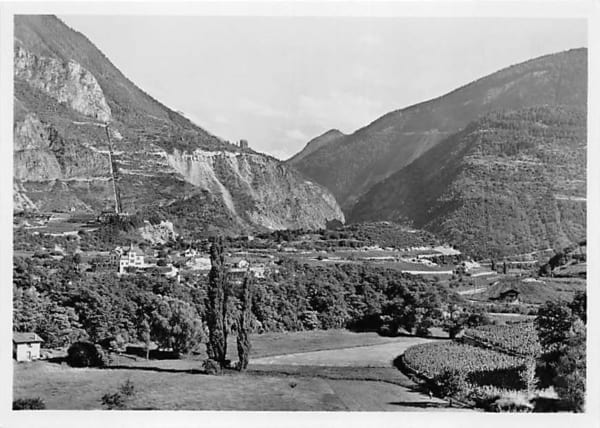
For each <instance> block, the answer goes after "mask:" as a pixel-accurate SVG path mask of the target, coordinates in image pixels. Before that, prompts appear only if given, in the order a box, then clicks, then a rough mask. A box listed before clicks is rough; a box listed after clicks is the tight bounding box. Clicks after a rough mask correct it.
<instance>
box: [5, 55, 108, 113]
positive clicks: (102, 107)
mask: <svg viewBox="0 0 600 428" xmlns="http://www.w3.org/2000/svg"><path fill="white" fill-rule="evenodd" d="M14 73H15V79H19V80H23V81H25V82H27V83H28V84H29V85H31V86H32V87H34V88H36V89H39V90H41V91H43V92H44V93H46V94H47V95H49V96H50V97H52V98H54V99H55V100H56V101H58V102H59V103H64V104H67V105H68V106H69V107H71V108H72V109H73V110H75V111H77V112H79V113H81V114H84V115H86V116H89V117H91V118H94V119H97V120H100V121H102V122H109V121H110V119H111V110H110V107H109V106H108V104H107V103H106V99H105V98H104V93H103V92H102V88H101V87H100V85H99V84H98V81H97V80H96V78H95V77H94V76H93V75H92V73H90V72H89V71H87V70H86V69H85V68H83V67H82V66H81V65H80V64H79V63H77V62H75V61H72V60H70V61H67V62H62V61H60V60H58V59H55V58H48V57H42V56H36V55H34V54H32V53H30V52H28V51H27V50H25V49H24V48H22V47H20V46H16V47H15V58H14Z"/></svg>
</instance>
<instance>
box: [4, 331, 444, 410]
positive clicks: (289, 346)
mask: <svg viewBox="0 0 600 428" xmlns="http://www.w3.org/2000/svg"><path fill="white" fill-rule="evenodd" d="M261 337H262V339H261ZM336 337H337V339H336ZM428 341H431V340H429V339H420V338H412V337H399V338H383V337H379V336H377V335H375V334H372V333H351V332H345V331H328V332H322V331H318V332H301V333H287V334H276V333H271V334H269V335H258V336H256V337H255V340H254V342H255V350H254V355H257V354H258V355H261V354H262V355H263V356H262V357H258V358H256V359H252V360H251V364H250V367H249V370H248V371H247V372H246V373H241V374H240V373H237V372H233V371H226V372H225V374H224V375H222V376H210V375H206V374H203V371H202V363H201V361H200V359H199V358H198V359H182V360H151V361H145V360H142V359H138V360H137V361H134V360H132V359H129V358H125V357H122V358H121V359H120V360H119V362H118V364H119V367H118V368H117V367H113V368H106V369H75V368H70V367H68V366H66V365H64V364H63V365H61V364H56V363H51V362H45V361H38V362H34V363H29V364H17V363H15V366H14V375H15V376H14V396H15V398H20V397H33V396H40V397H42V398H43V399H44V401H45V402H46V405H47V407H48V408H49V409H100V408H102V406H101V402H100V399H101V397H102V395H104V394H105V393H112V392H115V391H116V390H117V389H118V387H119V385H121V384H122V383H123V382H125V381H126V380H127V379H130V380H131V381H132V382H133V383H134V385H135V388H136V391H137V393H136V396H135V398H134V399H133V400H132V402H131V403H130V404H129V408H138V409H169V410H174V409H188V410H208V409H210V410H323V411H335V410H349V411H364V410H369V411H394V410H395V411H398V410H422V409H423V408H427V409H429V408H431V409H440V410H446V402H445V401H443V400H440V399H437V398H433V399H430V398H429V397H428V396H427V395H425V394H422V393H420V392H419V391H418V388H417V386H416V385H415V384H414V383H413V382H412V381H411V380H410V379H408V378H407V377H406V376H405V375H404V374H402V373H401V372H400V371H398V370H397V369H395V368H394V367H392V365H391V361H392V360H393V359H394V358H395V357H396V356H397V355H398V354H399V353H402V352H403V350H404V349H406V348H407V347H408V346H412V345H413V344H415V343H423V342H428ZM327 345H329V346H327ZM342 345H343V346H345V347H341V346H342ZM320 346H324V347H325V349H323V348H321V349H319V347H320ZM336 346H337V349H335V350H334V349H332V347H336ZM282 349H284V350H286V351H292V352H291V353H290V354H288V355H272V353H273V352H274V351H275V350H282ZM128 361H129V362H128ZM282 361H283V362H282ZM369 365H371V366H372V367H369ZM365 397H367V398H366V399H365ZM450 410H451V409H450Z"/></svg>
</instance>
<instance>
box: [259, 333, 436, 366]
mask: <svg viewBox="0 0 600 428" xmlns="http://www.w3.org/2000/svg"><path fill="white" fill-rule="evenodd" d="M428 342H431V340H430V339H422V338H413V337H410V338H408V337H402V338H399V339H396V340H394V341H393V342H390V343H384V344H380V345H370V346H356V347H353V348H343V349H331V350H323V351H313V352H302V353H294V354H286V355H277V356H271V357H264V358H257V359H255V360H253V361H252V362H253V363H254V364H284V365H306V366H336V367H390V366H391V365H392V361H393V359H394V358H396V357H397V356H398V355H400V354H402V353H404V351H406V349H407V348H409V347H411V346H413V345H419V344H421V343H428Z"/></svg>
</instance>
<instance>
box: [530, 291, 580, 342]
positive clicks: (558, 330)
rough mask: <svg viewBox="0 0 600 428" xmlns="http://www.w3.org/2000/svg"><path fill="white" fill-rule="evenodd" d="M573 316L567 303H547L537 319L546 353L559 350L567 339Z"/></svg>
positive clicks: (536, 322) (538, 329)
mask: <svg viewBox="0 0 600 428" xmlns="http://www.w3.org/2000/svg"><path fill="white" fill-rule="evenodd" d="M572 322H573V314H572V311H571V309H570V308H569V306H568V305H567V304H566V303H565V302H550V301H549V302H546V303H545V304H544V305H542V306H541V307H540V308H539V309H538V315H537V317H536V319H535V324H536V329H537V331H538V335H539V339H540V343H541V345H542V347H543V348H544V350H545V351H546V352H552V351H556V350H558V348H560V347H561V346H562V345H563V343H564V341H565V340H566V339H567V337H568V334H569V329H570V328H571V324H572Z"/></svg>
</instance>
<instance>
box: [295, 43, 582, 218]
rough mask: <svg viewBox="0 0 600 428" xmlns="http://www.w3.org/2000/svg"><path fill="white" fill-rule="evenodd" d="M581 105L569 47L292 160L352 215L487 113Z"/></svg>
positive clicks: (578, 71) (578, 69) (576, 60)
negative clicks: (385, 183)
mask: <svg viewBox="0 0 600 428" xmlns="http://www.w3.org/2000/svg"><path fill="white" fill-rule="evenodd" d="M440 72H443V71H442V70H441V71H440ZM586 102H587V50H586V49H574V50H570V51H566V52H561V53H557V54H552V55H546V56H543V57H540V58H537V59H533V60H530V61H527V62H524V63H521V64H518V65H514V66H511V67H508V68H506V69H503V70H501V71H498V72H496V73H493V74H491V75H489V76H487V77H484V78H481V79H479V80H477V81H475V82H472V83H470V84H468V85H466V86H463V87H461V88H459V89H456V90H455V91H452V92H450V93H448V94H446V95H444V96H442V97H439V98H436V99H433V100H430V101H427V102H423V103H420V104H416V105H413V106H411V107H408V108H405V109H402V110H397V111H394V112H391V113H388V114H386V115H384V116H382V117H380V118H379V119H377V120H375V121H374V122H372V123H371V124H369V125H368V126H366V127H364V128H361V129H359V130H357V131H356V132H354V133H353V134H350V135H347V136H345V137H342V138H338V139H336V140H335V141H332V142H330V143H328V144H326V145H324V146H323V147H321V148H319V149H317V150H314V151H312V152H311V153H309V154H307V155H306V156H302V157H300V159H294V158H292V160H290V161H289V163H290V164H292V165H293V166H294V167H295V168H297V169H298V170H299V171H300V172H302V173H303V174H304V175H305V176H307V177H308V178H310V179H312V180H314V181H316V182H317V183H320V184H322V185H323V186H325V187H327V188H328V189H329V190H330V191H331V192H332V193H333V194H334V196H335V197H336V199H337V201H338V202H339V203H340V205H341V206H342V208H343V209H344V211H345V212H349V211H350V210H351V209H352V206H353V205H354V204H355V203H356V202H357V201H358V199H359V198H360V197H361V196H362V195H363V194H364V193H365V192H367V191H368V190H369V189H370V188H371V187H372V186H373V185H374V184H376V183H378V182H379V181H381V180H383V179H385V178H387V177H389V176H390V175H392V174H393V173H395V172H397V171H399V170H400V169H402V168H403V167H404V166H406V165H408V164H410V163H411V162H412V161H414V160H415V159H417V158H418V157H419V156H421V155H422V154H423V153H425V152H426V151H427V150H429V149H431V148H433V147H435V146H436V145H437V144H438V143H440V142H441V141H442V140H444V139H445V138H447V137H448V136H450V135H452V134H455V133H456V132H458V131H460V130H461V129H463V128H464V127H465V126H467V124H469V123H470V122H472V121H474V120H476V119H478V118H479V117H481V116H482V115H484V114H486V113H489V112H493V111H499V110H514V109H520V108H526V107H531V106H536V105H569V106H580V107H583V106H585V105H586Z"/></svg>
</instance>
